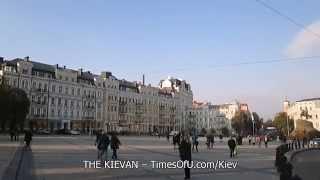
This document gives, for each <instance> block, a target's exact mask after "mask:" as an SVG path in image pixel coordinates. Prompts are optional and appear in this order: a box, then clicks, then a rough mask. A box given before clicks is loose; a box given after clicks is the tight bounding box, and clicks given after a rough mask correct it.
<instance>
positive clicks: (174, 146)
mask: <svg viewBox="0 0 320 180" xmlns="http://www.w3.org/2000/svg"><path fill="white" fill-rule="evenodd" d="M172 144H173V150H174V151H176V145H177V134H176V133H175V134H174V135H173V136H172Z"/></svg>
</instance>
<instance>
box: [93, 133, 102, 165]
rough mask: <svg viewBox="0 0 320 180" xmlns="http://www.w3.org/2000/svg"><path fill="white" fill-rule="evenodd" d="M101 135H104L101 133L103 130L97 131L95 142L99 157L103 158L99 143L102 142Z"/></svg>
mask: <svg viewBox="0 0 320 180" xmlns="http://www.w3.org/2000/svg"><path fill="white" fill-rule="evenodd" d="M101 137H102V133H101V131H98V132H97V133H96V140H95V143H94V145H95V146H96V147H97V159H100V158H101V147H99V143H100V140H101Z"/></svg>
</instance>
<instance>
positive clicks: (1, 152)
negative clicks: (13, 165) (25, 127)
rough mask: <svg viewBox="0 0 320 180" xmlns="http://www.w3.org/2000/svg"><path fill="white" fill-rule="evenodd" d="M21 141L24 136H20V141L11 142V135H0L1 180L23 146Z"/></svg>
mask: <svg viewBox="0 0 320 180" xmlns="http://www.w3.org/2000/svg"><path fill="white" fill-rule="evenodd" d="M21 139H22V136H20V141H16V142H14V141H12V142H11V141H10V137H9V135H3V134H1V135H0V180H1V179H2V177H3V175H4V172H5V170H6V169H7V167H8V166H9V164H10V162H11V161H12V160H13V158H14V156H15V153H16V151H17V149H18V147H19V146H20V145H21V144H20V142H21Z"/></svg>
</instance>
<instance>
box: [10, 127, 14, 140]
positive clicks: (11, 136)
mask: <svg viewBox="0 0 320 180" xmlns="http://www.w3.org/2000/svg"><path fill="white" fill-rule="evenodd" d="M13 137H14V131H13V130H11V131H10V140H11V141H13Z"/></svg>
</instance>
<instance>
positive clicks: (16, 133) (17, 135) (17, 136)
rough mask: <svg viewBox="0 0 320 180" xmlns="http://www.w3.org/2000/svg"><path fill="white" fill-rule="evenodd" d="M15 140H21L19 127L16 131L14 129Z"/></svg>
mask: <svg viewBox="0 0 320 180" xmlns="http://www.w3.org/2000/svg"><path fill="white" fill-rule="evenodd" d="M14 141H19V131H18V129H15V131H14Z"/></svg>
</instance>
